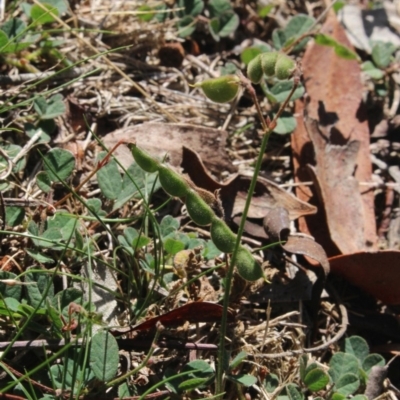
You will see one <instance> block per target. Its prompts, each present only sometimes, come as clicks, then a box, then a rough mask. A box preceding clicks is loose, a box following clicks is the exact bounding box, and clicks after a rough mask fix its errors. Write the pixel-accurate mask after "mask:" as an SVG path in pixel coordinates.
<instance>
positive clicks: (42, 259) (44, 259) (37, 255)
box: [26, 249, 54, 264]
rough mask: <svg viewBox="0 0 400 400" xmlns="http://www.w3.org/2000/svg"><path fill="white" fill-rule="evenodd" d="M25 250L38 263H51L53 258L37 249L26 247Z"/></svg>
mask: <svg viewBox="0 0 400 400" xmlns="http://www.w3.org/2000/svg"><path fill="white" fill-rule="evenodd" d="M26 252H27V253H28V254H29V255H30V256H31V257H32V258H33V259H34V260H35V261H37V262H38V263H40V264H53V263H54V260H53V259H52V258H51V257H48V256H47V255H45V254H43V253H41V252H39V251H37V250H32V249H31V250H29V249H26Z"/></svg>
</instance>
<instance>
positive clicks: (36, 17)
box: [30, 3, 58, 25]
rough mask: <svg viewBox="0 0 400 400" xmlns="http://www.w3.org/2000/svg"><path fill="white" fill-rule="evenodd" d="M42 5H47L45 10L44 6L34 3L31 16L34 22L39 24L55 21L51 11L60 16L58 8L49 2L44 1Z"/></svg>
mask: <svg viewBox="0 0 400 400" xmlns="http://www.w3.org/2000/svg"><path fill="white" fill-rule="evenodd" d="M42 6H43V7H45V10H43V8H42V7H40V6H39V5H37V4H33V5H32V8H31V13H30V16H31V18H32V20H33V22H34V23H35V24H38V25H44V24H47V23H50V22H54V21H55V19H54V18H53V17H52V16H51V15H50V13H49V12H51V13H53V14H54V15H55V16H57V17H58V10H57V8H56V7H54V6H52V5H51V4H48V3H42Z"/></svg>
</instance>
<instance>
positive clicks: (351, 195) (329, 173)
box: [304, 115, 365, 254]
mask: <svg viewBox="0 0 400 400" xmlns="http://www.w3.org/2000/svg"><path fill="white" fill-rule="evenodd" d="M304 123H305V126H306V129H307V132H308V134H309V136H310V138H311V141H312V143H313V146H314V151H315V159H316V166H315V167H312V166H310V168H311V170H312V172H313V175H314V176H313V178H314V182H315V184H316V186H317V190H318V194H319V195H320V201H321V203H322V204H323V205H324V208H325V213H326V220H327V223H328V228H329V233H330V236H331V238H332V240H333V241H334V243H335V244H336V246H337V247H338V248H339V250H340V251H341V252H342V253H343V254H350V253H354V252H356V251H359V250H362V249H364V248H365V247H364V215H363V212H362V200H361V194H360V191H359V186H358V182H357V180H356V178H355V177H354V176H353V174H354V171H355V169H356V158H357V154H358V152H359V149H360V142H359V141H358V140H351V141H348V142H347V143H346V144H344V145H336V144H332V141H333V140H332V137H333V134H332V130H331V129H323V128H322V127H321V126H319V124H318V122H317V121H316V120H314V119H311V118H309V117H308V116H307V115H305V118H304ZM333 129H334V128H333Z"/></svg>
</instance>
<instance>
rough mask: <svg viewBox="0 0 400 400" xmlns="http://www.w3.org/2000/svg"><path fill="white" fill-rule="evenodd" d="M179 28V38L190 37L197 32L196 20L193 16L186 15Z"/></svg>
mask: <svg viewBox="0 0 400 400" xmlns="http://www.w3.org/2000/svg"><path fill="white" fill-rule="evenodd" d="M177 27H178V35H179V37H182V38H184V37H187V36H190V35H191V34H192V33H193V32H194V31H195V30H196V20H195V19H194V18H193V17H192V16H190V15H186V16H185V17H183V18H181V19H180V20H179V21H178V24H177Z"/></svg>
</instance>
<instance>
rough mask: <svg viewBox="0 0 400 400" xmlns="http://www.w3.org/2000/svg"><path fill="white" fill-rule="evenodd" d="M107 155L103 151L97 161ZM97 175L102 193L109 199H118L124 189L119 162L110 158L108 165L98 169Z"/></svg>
mask: <svg viewBox="0 0 400 400" xmlns="http://www.w3.org/2000/svg"><path fill="white" fill-rule="evenodd" d="M105 155H106V154H105V153H102V154H101V155H100V157H99V158H98V160H97V162H99V161H101V160H102V159H103V158H104V157H105ZM96 177H97V182H98V184H99V187H100V190H101V192H102V194H103V195H104V196H105V197H107V199H110V200H115V199H117V198H118V196H119V195H120V193H121V190H122V177H121V174H120V172H119V170H118V164H117V162H116V161H115V160H114V159H110V161H109V162H108V163H107V164H106V165H104V166H103V167H102V168H100V169H99V170H98V171H97V173H96Z"/></svg>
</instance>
